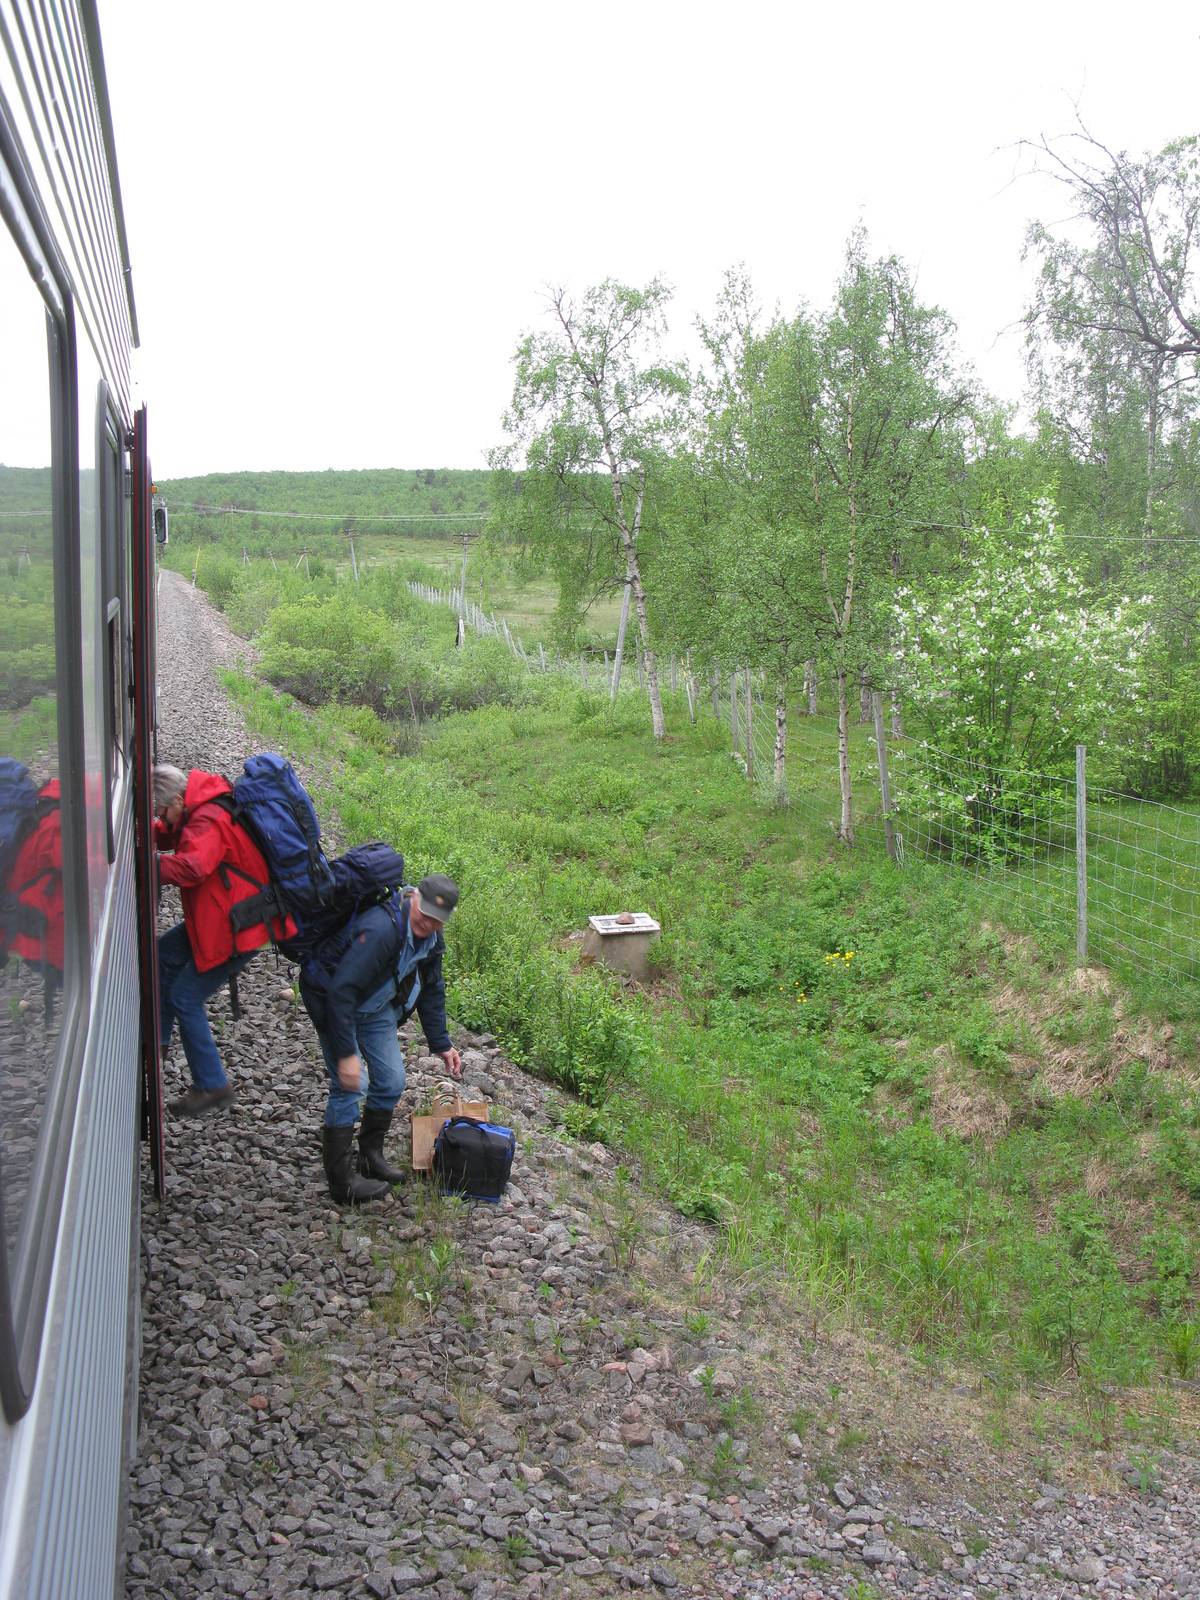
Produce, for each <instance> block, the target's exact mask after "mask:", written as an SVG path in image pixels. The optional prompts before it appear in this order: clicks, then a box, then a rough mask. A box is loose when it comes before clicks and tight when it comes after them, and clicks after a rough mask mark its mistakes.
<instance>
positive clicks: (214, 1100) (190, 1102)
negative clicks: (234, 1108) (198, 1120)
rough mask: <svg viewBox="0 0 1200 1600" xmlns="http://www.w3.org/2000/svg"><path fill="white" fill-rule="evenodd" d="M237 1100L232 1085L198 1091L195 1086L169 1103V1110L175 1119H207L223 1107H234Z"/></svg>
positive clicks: (227, 1084)
mask: <svg viewBox="0 0 1200 1600" xmlns="http://www.w3.org/2000/svg"><path fill="white" fill-rule="evenodd" d="M235 1098H236V1096H235V1095H234V1090H233V1085H232V1084H231V1083H226V1084H222V1086H221V1087H220V1088H219V1089H197V1088H196V1086H195V1084H193V1085H192V1087H191V1088H190V1089H189V1090H188V1092H187V1093H186V1094H181V1095H180V1096H179V1099H178V1100H171V1101H169V1102H168V1104H167V1110H168V1111H169V1112H170V1113H171V1115H172V1116H173V1117H207V1116H208V1115H209V1114H210V1113H211V1112H213V1111H219V1110H220V1109H221V1107H222V1106H228V1105H232V1104H233V1102H234V1099H235Z"/></svg>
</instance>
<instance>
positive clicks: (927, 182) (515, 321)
mask: <svg viewBox="0 0 1200 1600" xmlns="http://www.w3.org/2000/svg"><path fill="white" fill-rule="evenodd" d="M99 9H100V20H101V28H102V33H103V37H104V48H105V55H106V59H107V65H108V77H109V86H110V93H111V98H112V104H113V115H114V121H115V124H116V134H117V148H118V157H119V163H120V170H121V181H122V187H123V190H124V200H125V212H126V221H127V225H128V231H129V242H130V252H131V257H132V263H133V282H134V291H135V295H136V299H137V305H138V315H139V320H140V323H141V333H142V344H143V349H142V353H141V358H140V362H139V369H138V370H139V377H140V382H141V390H142V395H143V398H145V400H146V401H147V402H148V404H149V407H150V426H151V441H152V453H153V460H154V466H155V471H156V473H157V474H158V475H159V476H161V477H178V476H182V475H190V474H193V473H200V472H210V471H219V470H233V469H242V468H259V469H270V468H292V469H301V468H306V469H315V468H324V467H381V466H403V467H418V466H430V467H437V466H458V467H473V466H482V465H484V464H485V463H484V456H485V453H486V451H487V450H488V448H489V447H490V446H491V445H492V444H495V443H496V442H498V440H499V438H500V434H501V428H500V418H501V413H502V411H503V409H504V406H505V404H506V402H507V400H508V397H509V392H510V387H511V367H510V362H511V357H512V354H513V351H514V349H515V347H516V343H517V340H518V338H519V337H520V335H521V334H522V333H523V332H524V331H526V330H527V329H529V328H530V327H532V326H534V325H536V324H537V322H538V321H539V319H540V317H541V316H542V314H543V306H544V293H545V287H546V285H547V284H548V283H551V282H554V283H559V282H561V283H564V284H566V285H568V286H571V287H575V288H580V287H583V286H584V285H586V284H589V283H593V282H598V281H599V280H601V279H603V278H606V277H616V278H620V279H623V280H625V281H627V282H633V283H639V282H644V281H646V280H647V279H648V278H650V277H651V276H653V275H654V274H655V273H662V274H663V275H665V276H666V277H667V278H668V279H669V280H670V281H671V282H672V283H673V284H674V285H675V288H676V297H675V301H674V313H673V317H672V332H673V334H675V335H676V336H677V337H678V340H679V342H680V344H681V345H684V344H686V343H687V342H688V341H689V337H690V336H689V329H690V326H691V323H692V321H693V318H694V317H695V315H696V314H697V313H698V312H703V311H706V310H707V309H709V308H710V307H711V305H712V303H713V300H714V298H715V296H716V293H717V291H718V288H719V286H720V282H721V277H722V274H723V271H724V269H725V268H726V267H727V266H730V265H732V264H734V263H736V262H739V261H742V262H745V264H746V265H747V267H748V268H749V270H750V273H751V276H752V278H753V280H754V282H755V284H756V287H757V289H758V291H759V297H760V299H761V300H762V301H763V302H765V303H766V304H767V305H771V304H773V303H775V302H776V301H778V302H780V303H781V304H782V305H783V306H784V308H785V309H788V310H790V309H792V308H794V306H795V305H796V304H797V303H798V301H799V300H801V299H802V298H806V299H808V300H809V301H810V302H813V303H815V304H821V303H823V302H824V301H825V300H826V299H827V297H828V295H829V293H830V290H831V288H832V285H833V282H834V278H835V276H836V273H837V270H838V266H839V262H840V258H841V253H842V249H843V245H844V242H845V239H846V236H847V234H848V232H849V230H850V228H851V227H852V226H853V225H854V223H855V222H856V220H858V219H859V218H861V219H862V220H863V221H864V222H865V223H866V225H867V227H868V229H869V232H870V235H871V241H872V245H873V247H874V249H875V251H876V253H878V254H881V255H882V254H885V253H890V252H892V251H895V252H897V253H899V254H900V255H902V256H904V257H905V258H906V259H907V260H908V261H909V262H910V263H911V264H912V266H913V267H914V268H916V270H917V272H918V275H919V287H920V290H921V293H922V295H923V297H924V298H925V299H926V300H929V301H932V302H936V303H938V304H940V305H942V306H944V307H945V308H946V310H948V311H949V312H950V313H951V315H952V316H953V317H954V318H955V320H956V321H957V323H958V325H959V330H960V338H961V346H962V349H963V352H964V353H965V355H966V356H967V357H968V358H969V359H970V360H971V361H973V362H974V364H975V365H976V367H977V369H978V370H979V372H980V374H981V375H982V377H983V379H984V381H985V382H986V383H987V384H988V386H989V387H990V388H991V389H992V390H993V392H995V393H996V394H998V395H1000V396H1001V397H1002V398H1005V399H1010V400H1014V401H1015V400H1018V399H1019V398H1020V393H1021V387H1022V364H1021V341H1020V333H1019V330H1013V327H1012V324H1013V323H1014V322H1015V320H1016V319H1017V318H1018V317H1019V316H1020V313H1021V309H1022V306H1023V304H1024V300H1025V296H1026V277H1025V273H1024V270H1023V269H1022V267H1021V263H1020V253H1021V243H1022V238H1023V234H1024V228H1025V224H1026V221H1027V220H1028V219H1029V218H1030V217H1033V216H1042V217H1045V218H1047V219H1053V218H1055V217H1056V216H1058V215H1061V214H1062V211H1063V199H1062V195H1061V192H1060V191H1057V190H1056V189H1055V188H1054V187H1053V186H1052V185H1050V184H1048V183H1047V182H1046V181H1044V180H1041V179H1038V178H1036V177H1020V176H1018V174H1020V173H1021V172H1022V171H1023V170H1027V168H1028V165H1029V163H1028V161H1027V160H1023V159H1022V157H1021V155H1020V153H1019V152H1018V151H1016V150H1015V149H1014V148H1013V147H1014V145H1015V143H1016V141H1017V140H1019V139H1021V138H1022V137H1037V136H1038V135H1040V134H1042V133H1046V134H1054V133H1057V132H1060V131H1063V130H1066V129H1067V128H1068V127H1069V126H1070V125H1071V122H1072V117H1073V110H1072V102H1073V101H1078V103H1079V106H1080V109H1081V111H1082V114H1083V116H1084V118H1085V120H1086V121H1087V122H1088V124H1089V126H1090V127H1091V128H1092V130H1093V131H1094V132H1095V133H1096V134H1097V135H1098V136H1099V137H1101V138H1103V139H1104V140H1105V141H1106V142H1107V143H1109V144H1111V145H1115V146H1121V147H1125V148H1128V149H1129V150H1131V151H1135V152H1138V153H1141V152H1143V151H1145V150H1147V149H1150V148H1153V147H1158V146H1160V145H1162V144H1163V143H1165V142H1166V141H1167V140H1168V139H1172V138H1176V137H1179V136H1180V135H1183V134H1185V133H1191V132H1195V131H1197V130H1198V127H1200V99H1198V90H1197V84H1198V83H1200V7H1198V6H1197V5H1196V4H1195V3H1194V0H1179V3H1176V0H1148V3H1144V4H1140V5H1134V4H1130V3H1128V0H1125V3H1123V4H1120V5H1116V4H1111V3H1104V0H1101V3H1090V4H1084V3H1077V0H1041V3H1038V4H1030V3H1026V0H1017V3H1010V4H1008V5H1004V6H984V5H971V4H967V3H962V0H959V3H956V4H940V3H922V0H912V3H910V4H907V5H897V4H894V3H893V4H888V5H879V4H875V3H871V0H868V3H860V4H857V5H853V6H837V5H835V4H822V5H821V6H820V7H816V6H810V5H807V4H799V5H797V4H795V3H794V0H793V3H792V4H783V5H780V4H770V3H767V0H737V3H734V4H730V3H722V4H720V5H714V4H710V3H707V0H699V3H697V0H688V3H678V0H604V3H600V4H588V5H586V6H585V5H581V4H578V3H571V0H511V3H509V4H495V3H492V4H486V5H485V4H478V3H476V0H469V3H466V4H454V3H443V4H441V5H438V4H430V3H427V4H423V5H420V6H417V5H411V4H403V3H400V0H340V3H339V4H338V5H336V6H331V5H329V4H328V0H319V3H315V0H205V3H204V4H203V5H197V4H195V3H190V0H99Z"/></svg>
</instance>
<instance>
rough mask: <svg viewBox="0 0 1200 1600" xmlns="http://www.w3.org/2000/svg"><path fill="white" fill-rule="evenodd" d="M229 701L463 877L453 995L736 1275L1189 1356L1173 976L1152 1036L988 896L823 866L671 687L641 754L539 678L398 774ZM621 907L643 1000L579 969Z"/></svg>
mask: <svg viewBox="0 0 1200 1600" xmlns="http://www.w3.org/2000/svg"><path fill="white" fill-rule="evenodd" d="M239 692H240V693H241V694H242V696H243V698H244V700H245V702H246V706H247V711H248V714H249V716H250V718H251V722H252V725H253V726H254V727H255V730H256V732H257V733H258V734H259V736H260V738H262V739H263V741H264V742H267V743H274V744H282V745H284V746H287V747H290V748H294V749H296V750H297V751H298V752H301V753H303V754H304V755H305V757H306V758H307V759H309V760H312V759H314V757H315V758H316V759H317V760H318V761H320V760H321V759H322V757H323V759H324V760H325V762H326V764H327V766H328V771H329V781H328V798H329V799H330V800H331V801H332V802H333V803H334V804H336V805H337V807H338V809H339V811H340V812H341V815H342V817H343V820H344V821H345V822H346V824H347V826H348V827H349V829H350V830H351V832H352V833H353V834H354V835H355V836H358V837H365V836H374V835H379V834H386V835H387V836H389V837H391V838H393V839H394V840H395V841H396V842H397V843H399V844H400V845H401V846H402V847H403V848H404V849H405V851H406V853H407V854H408V856H409V858H410V861H411V863H412V865H413V868H414V871H422V870H427V869H428V868H430V867H433V866H443V867H447V868H448V869H449V870H451V871H453V872H455V873H456V874H457V875H458V876H459V877H460V879H461V881H462V883H463V886H464V897H463V908H462V911H461V912H460V914H459V917H458V918H456V922H455V929H454V933H455V937H454V938H453V939H452V940H451V954H452V960H453V963H454V986H453V1003H454V1007H455V1011H456V1014H457V1015H459V1016H460V1017H461V1018H462V1019H463V1020H464V1021H466V1022H468V1023H470V1024H473V1025H476V1026H490V1027H492V1028H493V1029H494V1031H496V1033H497V1034H498V1035H499V1036H500V1037H501V1038H503V1039H504V1040H505V1042H506V1043H507V1044H508V1045H509V1047H510V1049H511V1050H512V1052H513V1053H514V1054H515V1055H516V1056H517V1057H518V1058H522V1059H525V1060H527V1061H529V1062H530V1064H531V1065H533V1066H535V1067H537V1068H539V1069H540V1070H543V1071H545V1072H547V1073H549V1074H550V1075H552V1076H555V1077H557V1078H558V1079H559V1080H560V1081H563V1082H565V1083H567V1084H568V1085H570V1086H572V1087H576V1088H579V1089H582V1090H583V1092H584V1094H585V1096H587V1098H589V1099H590V1100H591V1101H593V1102H596V1103H598V1104H597V1105H596V1106H595V1107H594V1108H589V1107H588V1106H586V1105H584V1106H581V1107H579V1108H578V1109H577V1113H576V1118H575V1120H576V1125H577V1129H578V1131H579V1132H580V1133H581V1134H583V1135H584V1136H594V1135H597V1134H599V1135H603V1136H605V1137H608V1138H611V1139H613V1140H615V1141H616V1142H617V1143H618V1144H619V1145H620V1146H621V1147H622V1148H624V1149H626V1150H627V1151H629V1152H630V1153H631V1154H632V1155H634V1156H636V1157H637V1159H638V1160H639V1161H640V1163H641V1164H642V1165H643V1168H644V1170H645V1171H646V1173H647V1174H648V1175H650V1176H651V1177H652V1178H653V1179H654V1180H655V1181H656V1182H658V1183H659V1184H661V1186H662V1187H663V1188H664V1190H665V1191H666V1192H668V1193H669V1194H671V1195H672V1197H673V1198H674V1199H675V1200H676V1202H677V1204H679V1205H680V1206H681V1208H683V1209H685V1210H687V1211H689V1212H691V1213H693V1214H699V1215H702V1216H708V1217H710V1218H712V1219H713V1220H715V1221H717V1222H719V1223H720V1224H721V1234H720V1238H721V1247H722V1249H723V1250H724V1251H725V1253H726V1254H728V1255H729V1256H730V1257H731V1258H732V1259H733V1260H734V1261H735V1262H738V1263H745V1264H748V1263H750V1262H758V1263H760V1264H762V1263H767V1264H768V1265H769V1269H770V1270H774V1271H777V1272H778V1273H779V1274H780V1275H781V1276H786V1277H788V1278H789V1279H791V1280H792V1281H793V1282H794V1283H795V1284H796V1285H797V1287H798V1289H799V1290H800V1292H801V1293H804V1294H808V1295H811V1296H813V1297H816V1298H819V1299H820V1300H822V1301H823V1302H825V1303H831V1302H832V1303H836V1304H839V1305H841V1306H843V1307H845V1308H846V1309H847V1310H848V1311H851V1312H852V1313H853V1314H855V1315H856V1316H858V1317H860V1318H862V1319H864V1320H865V1321H866V1322H867V1323H869V1324H870V1325H872V1326H875V1327H878V1328H880V1329H883V1330H885V1331H887V1332H889V1333H891V1334H893V1335H894V1336H896V1337H898V1338H902V1339H905V1340H908V1341H912V1342H914V1343H915V1344H916V1345H917V1346H918V1347H921V1348H924V1349H927V1350H930V1351H936V1352H939V1353H943V1354H952V1355H955V1356H957V1357H965V1358H968V1359H970V1360H971V1361H972V1362H973V1363H974V1364H976V1365H977V1366H978V1367H980V1368H981V1369H984V1370H986V1371H988V1372H990V1373H991V1374H993V1376H995V1377H996V1378H997V1379H998V1381H1009V1380H1011V1379H1018V1378H1029V1379H1045V1378H1049V1377H1053V1376H1057V1375H1059V1374H1061V1373H1064V1372H1066V1373H1072V1372H1077V1373H1080V1374H1081V1375H1082V1376H1084V1377H1085V1378H1088V1379H1089V1380H1095V1381H1113V1380H1118V1381H1121V1380H1145V1379H1147V1378H1148V1377H1150V1376H1151V1375H1152V1374H1153V1373H1154V1372H1156V1371H1162V1370H1167V1371H1175V1372H1179V1373H1182V1374H1184V1375H1188V1374H1190V1373H1191V1372H1192V1371H1193V1369H1194V1367H1195V1365H1196V1364H1197V1362H1200V1341H1198V1339H1197V1329H1196V1320H1195V1303H1196V1301H1195V1284H1196V1259H1195V1240H1196V1237H1197V1226H1196V1225H1197V1221H1198V1220H1200V1217H1198V1207H1197V1201H1198V1199H1200V1177H1198V1176H1197V1174H1198V1172H1200V1153H1198V1147H1197V1127H1198V1125H1200V1116H1198V1113H1197V1100H1196V1096H1195V1093H1194V1089H1193V1087H1192V1086H1190V1085H1189V1084H1188V1083H1187V1082H1185V1081H1184V1079H1183V1077H1182V1075H1181V1074H1180V1073H1179V1072H1178V1070H1177V1069H1176V1068H1175V1066H1174V1065H1173V1061H1174V1060H1175V1059H1176V1058H1177V1057H1176V1056H1173V1053H1172V1052H1173V1050H1174V1051H1178V1046H1179V1043H1180V1041H1181V1040H1184V1039H1185V1037H1186V1039H1188V1040H1190V1038H1191V1037H1192V1036H1193V1034H1192V1032H1190V1031H1189V1030H1193V1029H1194V1022H1195V1019H1194V1017H1193V1016H1192V1015H1191V1013H1190V1011H1189V1008H1188V1005H1187V1004H1186V1003H1180V1001H1179V997H1177V1005H1176V1010H1177V1013H1178V1015H1177V1026H1178V1028H1179V1037H1178V1038H1177V1039H1176V1040H1175V1041H1173V1042H1172V1041H1171V1040H1170V1039H1169V1038H1168V1036H1167V1035H1168V1033H1169V1031H1170V1030H1168V1029H1164V1028H1162V1027H1156V1026H1154V1025H1153V1024H1152V1023H1150V1022H1148V1021H1146V1020H1145V1019H1142V1020H1131V1019H1130V1017H1129V1016H1128V1015H1126V1014H1125V1005H1124V1004H1123V1003H1122V1002H1121V1001H1120V997H1116V996H1114V995H1112V994H1111V993H1108V992H1106V990H1105V987H1104V985H1103V982H1102V981H1097V980H1091V981H1090V982H1088V983H1084V984H1080V983H1079V982H1078V981H1077V980H1076V979H1075V977H1074V976H1073V974H1072V972H1071V969H1070V967H1069V965H1068V964H1067V963H1066V958H1065V952H1056V951H1053V950H1052V951H1051V952H1050V953H1048V954H1047V953H1045V950H1044V948H1043V947H1040V946H1039V945H1038V944H1036V943H1034V942H1033V941H1032V940H1031V939H1029V938H1028V937H1026V936H1023V935H1019V934H1017V933H1015V932H1014V931H1013V930H1012V929H1011V928H1009V927H1008V926H1007V925H1006V923H1005V912H1006V910H1007V907H1006V905H1005V903H1004V902H1003V900H1002V899H1001V897H1000V895H999V894H998V893H997V892H996V891H991V892H992V893H993V896H994V898H993V900H992V902H991V904H990V905H989V904H988V903H987V902H986V895H987V894H988V893H989V891H988V889H987V887H986V886H983V887H982V889H981V890H980V892H981V893H982V894H983V895H984V896H985V900H984V901H983V902H981V901H980V900H979V899H978V897H977V896H976V895H973V894H971V893H969V892H968V887H969V886H968V882H967V880H965V879H964V878H963V877H962V876H960V875H958V874H957V873H954V872H951V871H949V870H948V869H937V868H924V869H913V870H909V871H907V872H903V873H902V872H899V871H897V870H896V869H894V868H892V867H890V866H889V865H888V864H887V863H886V862H881V861H879V860H878V858H877V857H875V856H874V855H872V856H871V857H870V858H869V859H868V857H867V856H866V855H853V854H850V855H847V854H845V853H834V852H833V850H832V848H831V846H830V844H829V842H828V834H827V832H825V831H821V830H819V829H818V830H814V831H811V832H810V831H808V830H807V829H806V827H805V825H804V823H803V822H802V821H799V820H798V819H797V817H796V816H795V815H794V814H781V813H778V812H776V811H773V810H771V809H769V808H766V807H764V806H762V805H761V804H759V803H757V802H756V801H755V799H754V797H753V793H752V792H751V791H748V790H747V787H746V784H745V780H744V778H742V776H741V774H740V773H739V772H738V771H737V769H736V768H735V767H734V765H733V764H732V763H731V761H730V760H729V757H728V755H727V754H726V753H725V751H724V748H723V736H722V734H721V733H720V732H719V731H718V730H717V729H716V728H715V727H713V726H712V725H711V724H710V725H708V726H702V727H701V728H699V729H695V730H694V729H691V728H689V727H688V726H687V723H686V718H685V716H684V714H683V712H682V709H681V707H679V706H678V705H677V706H676V707H674V708H673V713H672V721H671V729H670V732H671V738H670V739H669V741H668V743H667V745H666V747H665V748H664V749H662V750H659V751H656V750H654V749H653V747H652V744H651V741H650V740H649V738H648V737H647V735H646V732H645V730H644V729H643V727H642V725H641V721H642V713H641V709H640V708H639V707H637V706H636V705H635V704H633V703H631V705H630V707H629V708H628V710H625V711H623V712H621V713H619V714H618V716H617V717H616V719H614V718H613V717H612V716H611V715H610V714H609V713H608V712H607V711H606V709H605V708H604V707H603V705H602V703H601V702H599V701H597V700H595V699H593V698H591V697H588V696H584V695H580V694H576V693H575V692H574V691H561V690H559V691H553V692H547V694H546V697H545V698H544V700H543V702H542V703H541V704H538V705H530V706H526V707H523V708H521V709H519V710H511V709H509V710H503V709H497V708H491V709H489V710H485V711H482V712H478V713H472V714H469V715H463V716H459V717H455V718H452V719H448V720H447V721H446V722H444V723H443V724H440V725H438V726H437V727H435V728H433V729H432V730H431V731H429V732H428V734H427V738H426V741H425V746H424V749H423V751H422V754H421V756H420V758H419V759H414V760H403V761H401V760H392V759H389V757H388V755H387V749H388V738H387V735H386V732H385V731H384V730H382V729H381V728H379V726H378V725H376V724H374V723H373V722H372V721H371V719H369V718H368V717H365V716H364V715H363V714H361V713H352V714H349V715H348V714H346V713H344V712H336V711H326V712H325V713H321V714H318V715H316V716H315V717H310V716H306V715H300V714H299V713H297V712H295V711H294V710H291V709H289V708H288V707H287V705H286V704H285V703H284V702H282V701H281V700H279V699H278V697H276V696H274V695H272V694H271V693H270V692H269V691H264V690H262V689H258V688H254V687H250V686H245V685H243V686H242V688H241V689H240V691H239ZM350 724H353V726H354V729H355V730H356V731H355V732H354V733H351V732H349V731H347V730H348V727H349V725H350ZM626 906H629V907H633V908H636V909H644V910H648V911H651V912H652V913H654V914H655V915H656V916H658V917H659V918H660V920H661V921H662V922H663V926H664V936H663V939H662V942H661V946H660V950H659V957H658V972H657V977H656V982H655V984H654V986H653V988H652V989H651V990H650V991H649V992H647V993H639V992H623V991H621V990H620V989H619V987H618V986H616V985H615V984H614V983H613V982H612V981H611V980H608V979H606V978H605V977H604V976H603V975H601V974H597V973H596V972H589V971H587V970H582V969H581V968H580V963H579V959H578V954H577V952H578V944H577V935H578V933H579V931H580V930H581V929H582V928H583V926H584V924H585V920H586V917H587V915H588V914H589V913H592V912H596V911H611V910H615V909H620V908H622V907H626Z"/></svg>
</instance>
